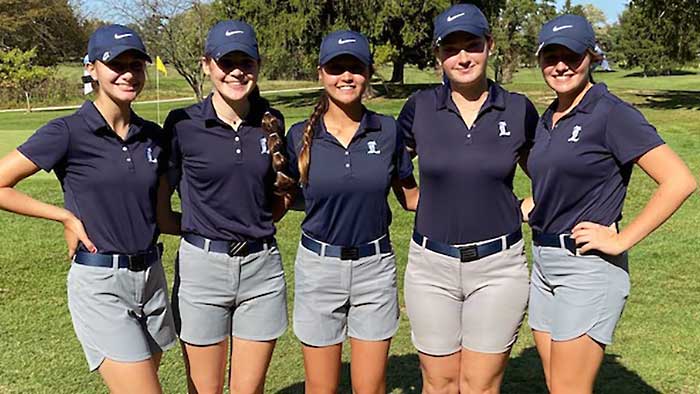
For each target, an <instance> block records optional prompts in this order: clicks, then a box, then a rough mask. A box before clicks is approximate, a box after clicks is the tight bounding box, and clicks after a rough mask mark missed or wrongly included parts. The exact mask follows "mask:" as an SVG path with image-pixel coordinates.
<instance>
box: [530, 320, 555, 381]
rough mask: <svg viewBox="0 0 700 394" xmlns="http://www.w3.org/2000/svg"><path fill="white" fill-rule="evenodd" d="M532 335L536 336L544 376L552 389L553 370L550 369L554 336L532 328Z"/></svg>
mask: <svg viewBox="0 0 700 394" xmlns="http://www.w3.org/2000/svg"><path fill="white" fill-rule="evenodd" d="M532 336H533V337H534V338H535V346H537V353H539V354H540V360H542V369H544V378H545V380H546V382H547V389H548V390H549V391H550V392H551V391H552V383H551V381H552V378H551V376H552V371H551V369H550V365H551V364H550V360H551V353H552V336H551V335H550V334H549V333H548V332H545V331H537V330H532Z"/></svg>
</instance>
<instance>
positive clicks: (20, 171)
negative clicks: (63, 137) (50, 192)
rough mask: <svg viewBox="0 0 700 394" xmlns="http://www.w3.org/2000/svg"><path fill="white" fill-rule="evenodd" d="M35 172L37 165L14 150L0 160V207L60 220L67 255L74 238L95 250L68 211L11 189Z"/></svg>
mask: <svg viewBox="0 0 700 394" xmlns="http://www.w3.org/2000/svg"><path fill="white" fill-rule="evenodd" d="M37 171H39V167H37V166H36V164H34V163H33V162H32V161H31V160H29V159H27V158H26V157H25V156H24V155H23V154H22V153H20V152H19V151H18V150H14V151H12V152H10V153H9V154H7V155H6V156H5V157H3V158H2V159H0V209H3V210H5V211H10V212H14V213H18V214H20V215H25V216H31V217H36V218H42V219H49V220H53V221H56V222H61V223H62V224H63V226H64V236H65V238H66V243H67V244H68V256H69V257H72V256H73V254H75V250H76V248H77V246H78V241H80V242H82V243H83V245H85V247H86V248H87V249H88V250H89V251H91V252H96V251H97V250H96V248H95V245H94V244H93V243H92V241H90V239H89V238H88V236H87V234H86V233H85V228H84V227H83V224H82V223H81V222H80V220H78V218H76V217H75V215H73V214H72V213H71V212H70V211H68V210H67V209H65V208H61V207H57V206H55V205H51V204H47V203H45V202H41V201H39V200H35V199H34V198H32V197H30V196H28V195H26V194H24V193H22V192H20V191H18V190H16V189H15V188H14V187H15V185H17V183H19V182H20V181H21V180H23V179H25V178H27V177H30V176H32V175H34V174H35V173H36V172H37Z"/></svg>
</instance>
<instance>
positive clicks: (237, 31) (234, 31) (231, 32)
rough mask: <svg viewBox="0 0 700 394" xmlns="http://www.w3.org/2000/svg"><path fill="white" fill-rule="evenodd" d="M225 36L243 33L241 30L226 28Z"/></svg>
mask: <svg viewBox="0 0 700 394" xmlns="http://www.w3.org/2000/svg"><path fill="white" fill-rule="evenodd" d="M224 34H226V37H231V36H232V35H235V34H243V30H226V33H224Z"/></svg>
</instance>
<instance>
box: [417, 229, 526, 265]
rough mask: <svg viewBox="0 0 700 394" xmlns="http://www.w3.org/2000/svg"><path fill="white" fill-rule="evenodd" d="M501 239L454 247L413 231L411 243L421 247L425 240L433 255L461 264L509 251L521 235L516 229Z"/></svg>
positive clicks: (521, 237)
mask: <svg viewBox="0 0 700 394" xmlns="http://www.w3.org/2000/svg"><path fill="white" fill-rule="evenodd" d="M503 237H505V240H506V242H505V243H506V245H505V247H503ZM503 237H500V238H498V239H494V240H493V241H489V242H484V243H481V244H478V245H477V244H469V245H463V246H455V245H450V244H446V243H442V242H438V241H433V240H432V239H429V238H426V237H424V236H422V235H420V234H419V233H418V231H415V230H414V231H413V241H415V242H416V243H417V244H418V245H420V246H423V240H425V248H426V249H428V250H430V251H433V252H435V253H440V254H443V255H445V256H450V257H455V258H458V259H459V261H461V262H463V263H466V262H469V261H474V260H478V259H480V258H483V257H486V256H490V255H492V254H495V253H498V252H500V251H502V250H504V249H510V247H511V246H513V245H514V244H515V243H517V242H518V241H520V240H521V239H523V233H522V231H521V230H520V229H518V230H516V231H514V232H512V233H510V234H508V235H505V236H503Z"/></svg>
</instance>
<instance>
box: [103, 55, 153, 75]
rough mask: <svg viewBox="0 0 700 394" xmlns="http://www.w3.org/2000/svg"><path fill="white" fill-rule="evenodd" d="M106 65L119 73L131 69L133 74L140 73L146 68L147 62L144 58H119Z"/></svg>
mask: <svg viewBox="0 0 700 394" xmlns="http://www.w3.org/2000/svg"><path fill="white" fill-rule="evenodd" d="M105 65H106V66H107V67H109V69H110V70H112V71H114V72H115V73H117V74H124V73H126V72H127V71H130V72H131V73H132V74H138V73H142V72H143V71H144V70H145V69H146V62H145V61H144V60H142V59H136V60H131V61H120V60H119V58H117V59H115V60H113V61H111V62H109V63H105Z"/></svg>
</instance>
